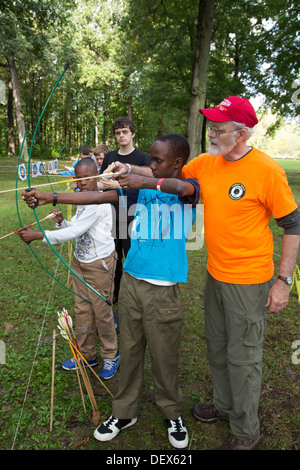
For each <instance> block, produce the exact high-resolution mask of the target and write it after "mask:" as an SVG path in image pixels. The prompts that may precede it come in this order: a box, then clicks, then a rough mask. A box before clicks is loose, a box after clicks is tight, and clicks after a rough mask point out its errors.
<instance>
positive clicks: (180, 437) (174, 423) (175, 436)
mask: <svg viewBox="0 0 300 470" xmlns="http://www.w3.org/2000/svg"><path fill="white" fill-rule="evenodd" d="M165 421H166V423H167V426H168V437H169V441H170V444H171V445H172V446H173V447H175V448H176V449H184V447H186V446H187V445H188V442H189V438H188V432H187V429H186V427H184V425H183V421H182V418H181V416H179V418H177V419H175V420H173V419H166V420H165Z"/></svg>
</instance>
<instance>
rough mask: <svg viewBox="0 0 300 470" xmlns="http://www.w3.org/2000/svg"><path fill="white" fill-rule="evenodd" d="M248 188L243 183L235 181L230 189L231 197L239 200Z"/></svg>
mask: <svg viewBox="0 0 300 470" xmlns="http://www.w3.org/2000/svg"><path fill="white" fill-rule="evenodd" d="M245 193H246V189H245V186H244V185H243V184H242V183H235V184H233V185H232V186H231V188H230V189H229V197H230V198H231V199H234V200H235V201H237V200H238V199H242V197H244V196H245Z"/></svg>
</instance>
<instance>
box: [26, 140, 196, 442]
mask: <svg viewBox="0 0 300 470" xmlns="http://www.w3.org/2000/svg"><path fill="white" fill-rule="evenodd" d="M189 153H190V149H189V144H188V142H187V140H186V139H185V138H184V137H181V136H179V135H177V134H168V135H166V136H163V137H161V138H159V139H158V140H157V141H155V142H154V143H153V144H152V146H151V148H150V156H151V169H152V173H153V178H149V177H143V176H139V175H130V174H129V175H122V176H121V177H120V178H119V183H120V185H121V187H122V188H123V189H124V190H125V191H124V196H127V203H128V206H130V208H129V211H130V210H131V205H132V204H133V203H134V202H137V204H136V205H135V218H134V221H133V225H132V229H131V247H130V250H129V252H128V255H127V257H126V261H125V263H124V276H123V277H122V285H121V289H120V295H119V319H120V378H119V388H118V392H117V394H116V395H115V397H114V399H113V403H112V415H111V416H110V417H109V418H108V419H107V420H106V421H104V422H103V423H102V424H100V426H98V427H97V429H96V430H95V432H94V437H95V438H96V439H97V440H99V441H108V440H111V439H113V438H114V437H115V436H116V435H117V434H118V433H119V432H120V431H121V430H122V429H125V428H127V427H129V426H132V425H133V424H135V423H136V421H137V415H138V413H139V409H140V403H141V397H142V387H143V368H144V354H145V349H146V344H148V348H149V352H150V358H151V366H152V376H153V382H154V395H155V402H156V405H157V407H158V409H159V410H160V411H161V412H162V414H163V416H164V417H165V420H166V424H167V428H168V437H169V442H170V443H171V445H172V446H173V447H175V448H185V447H186V446H187V445H188V432H187V429H186V427H185V426H184V423H183V419H182V412H183V397H182V393H181V390H180V387H179V383H178V362H179V350H180V341H181V332H182V320H183V311H182V303H181V295H180V290H179V286H178V283H179V282H186V281H187V273H188V264H187V255H186V248H185V244H186V240H187V238H188V236H189V233H190V230H191V228H192V224H193V222H194V220H195V212H196V206H197V204H198V201H199V196H200V187H199V183H198V181H197V180H194V179H188V180H182V176H181V169H182V166H183V165H184V164H185V163H186V161H187V159H188V157H189ZM23 197H24V198H25V200H26V202H27V204H28V205H29V206H32V205H33V204H34V203H35V202H36V200H38V202H39V204H41V205H42V204H48V203H52V202H53V199H55V200H57V202H58V203H60V204H63V203H66V204H97V203H104V202H115V201H118V197H119V194H118V191H107V192H103V193H95V194H91V193H88V192H86V193H85V194H80V193H76V194H74V193H73V194H70V193H62V194H58V195H57V194H55V195H53V194H52V193H50V194H49V193H43V192H40V191H35V190H33V191H31V192H29V193H25V194H24V195H23ZM121 200H122V199H120V201H121Z"/></svg>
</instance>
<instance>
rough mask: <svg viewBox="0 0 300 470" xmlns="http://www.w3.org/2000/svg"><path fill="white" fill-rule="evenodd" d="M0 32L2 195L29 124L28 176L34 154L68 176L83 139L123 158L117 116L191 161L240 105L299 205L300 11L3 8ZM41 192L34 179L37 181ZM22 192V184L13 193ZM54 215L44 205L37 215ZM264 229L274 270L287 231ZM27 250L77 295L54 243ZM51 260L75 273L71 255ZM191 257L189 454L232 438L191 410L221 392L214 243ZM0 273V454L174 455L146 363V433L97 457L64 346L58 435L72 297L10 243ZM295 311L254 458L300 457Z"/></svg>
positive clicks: (270, 363) (153, 5) (265, 7)
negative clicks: (178, 145)
mask: <svg viewBox="0 0 300 470" xmlns="http://www.w3.org/2000/svg"><path fill="white" fill-rule="evenodd" d="M0 19H1V26H2V27H1V31H0V39H1V40H0V182H1V190H5V189H11V188H15V186H16V180H17V179H18V178H17V165H18V161H19V154H20V149H21V146H22V143H23V139H24V134H25V126H26V125H27V126H28V131H27V136H26V141H25V145H24V148H23V153H22V162H25V163H27V162H28V158H29V157H30V158H31V161H45V162H47V161H52V160H54V159H56V158H58V164H59V166H60V167H61V166H63V165H64V164H68V163H67V161H68V158H69V157H70V155H74V156H77V155H78V147H79V145H80V144H82V143H84V142H85V141H86V139H87V138H88V137H89V142H88V144H89V145H90V147H93V146H94V145H96V144H98V143H102V142H106V143H108V144H109V145H110V146H111V147H112V148H115V145H116V143H115V141H114V137H113V134H112V130H111V127H112V124H113V122H114V120H115V119H116V118H117V117H119V116H129V117H131V118H132V119H133V121H134V123H135V126H136V139H135V144H136V145H137V146H138V147H139V148H140V149H141V150H144V151H149V147H150V144H151V143H152V142H153V141H154V140H155V139H156V138H157V137H158V136H160V135H163V134H166V133H169V132H176V133H179V134H182V135H184V136H186V137H187V138H188V140H189V142H190V145H191V149H192V152H191V158H193V157H195V156H196V155H197V154H198V153H200V152H201V151H204V150H205V149H206V145H207V137H206V122H205V120H204V119H203V117H202V116H201V115H200V114H199V112H198V110H199V108H200V107H203V106H206V107H208V106H215V105H217V104H218V103H219V102H220V101H221V100H222V99H223V98H225V97H227V96H230V95H240V96H247V97H248V98H249V99H250V100H251V102H252V103H253V104H254V106H255V109H256V110H257V114H258V117H259V121H260V122H259V124H258V125H257V126H256V128H255V133H254V135H253V137H252V138H251V143H252V145H255V146H257V147H259V148H260V149H262V150H264V151H266V152H267V153H268V154H269V155H271V156H272V157H273V158H276V159H277V160H278V161H279V162H280V163H281V164H282V166H283V168H284V169H285V170H286V173H287V177H288V180H289V183H290V185H291V187H292V190H293V192H294V195H295V198H296V201H297V203H298V204H299V203H300V185H299V176H300V159H299V158H300V134H299V114H300V112H299V111H300V106H299V104H300V81H299V60H300V58H299V3H298V2H293V1H283V0H273V1H271V0H266V1H259V0H258V1H251V2H250V1H246V0H239V1H238V0H236V1H234V0H232V1H226V0H216V1H204V0H201V1H198V0H195V1H187V0H182V1H180V2H178V1H172V0H153V1H146V0H140V1H137V0H124V1H121V0H115V1H108V0H103V1H94V0H85V1H83V0H74V1H73V0H67V1H63V2H62V1H57V0H43V1H34V0H32V1H29V0H24V1H22V2H19V1H11V0H3V1H2V2H1V6H0ZM67 61H69V62H70V66H69V68H68V70H67V71H66V73H65V75H64V77H63V79H62V80H61V82H60V83H59V86H58V87H57V89H56V90H55V94H54V95H53V97H52V98H51V100H50V102H49V105H48V106H47V109H46V111H45V113H44V115H43V119H42V120H41V122H40V125H39V127H38V129H37V131H36V134H35V139H34V142H33V135H34V132H35V129H36V125H37V122H38V119H39V116H40V115H41V112H42V109H43V107H44V105H45V103H46V101H47V99H48V97H49V95H50V93H51V91H52V90H53V87H54V85H55V83H56V82H57V79H58V77H59V76H60V74H61V73H62V71H63V70H64V66H65V63H66V62H67ZM104 111H105V115H103V113H104ZM101 117H102V118H101ZM100 118H101V121H100V122H99V124H98V126H96V127H95V125H96V123H97V122H98V121H99V119H100ZM32 143H33V144H34V145H32V148H31V144H32ZM29 173H30V168H29ZM49 178H52V179H51V181H54V179H53V177H49ZM33 181H34V182H33ZM44 182H45V178H42V177H39V178H35V179H34V180H33V179H31V182H30V184H31V185H32V186H33V185H34V184H39V183H44ZM24 184H25V183H21V182H20V180H19V181H18V185H19V186H22V185H24ZM49 190H50V188H49ZM51 190H52V189H51ZM61 190H67V186H66V185H65V186H64V187H63V189H61ZM0 197H1V202H2V204H1V214H0V236H3V235H5V234H6V233H9V232H11V231H13V230H15V229H17V228H19V220H20V219H19V217H20V218H21V220H22V223H23V225H27V224H29V223H32V222H34V221H35V218H34V215H33V213H32V211H31V210H29V209H28V208H27V206H25V204H24V203H23V202H22V201H21V192H20V191H18V192H17V193H15V191H13V192H11V193H5V194H1V195H0ZM16 206H17V207H18V210H19V214H18V212H17V207H16ZM48 210H49V209H48V208H47V207H46V208H45V207H44V208H39V209H38V211H37V213H38V217H39V218H41V217H43V216H45V215H47V213H48ZM270 226H271V229H272V232H273V236H274V244H275V248H274V263H275V270H276V272H277V270H278V263H279V260H280V246H281V239H282V231H281V230H280V229H279V228H278V227H277V226H276V223H275V222H274V221H273V220H272V221H271V223H270ZM43 227H44V228H47V229H49V228H52V227H53V223H51V221H47V222H45V223H44V225H43ZM32 249H33V250H34V253H35V255H36V256H37V257H38V259H39V260H40V261H41V262H42V263H43V265H44V266H45V267H46V268H47V270H49V272H50V273H51V274H52V275H54V274H55V277H57V278H58V279H59V280H60V281H61V282H62V284H67V283H68V281H69V280H68V278H69V276H68V269H67V268H66V267H65V265H64V264H63V263H61V262H58V260H57V257H56V256H55V254H54V253H53V252H52V251H51V249H50V248H49V247H48V245H46V244H42V243H34V244H32ZM58 249H59V253H60V254H61V256H62V258H63V259H64V260H65V261H66V263H69V255H70V247H69V246H68V244H66V245H65V246H61V247H59V248H58ZM188 257H189V265H190V272H189V280H188V283H187V285H183V286H182V295H183V301H184V307H185V322H184V334H183V342H182V348H181V368H180V382H181V386H182V388H183V392H184V395H185V397H186V407H185V419H186V424H187V426H188V430H189V435H190V444H189V450H201V449H214V448H215V447H217V446H218V445H219V444H220V443H221V442H222V441H223V440H224V439H225V437H227V434H228V432H229V430H228V426H227V425H226V423H221V424H213V425H211V426H205V425H203V424H200V423H198V422H195V420H194V419H193V417H192V414H191V408H192V406H193V404H194V403H195V402H206V401H207V400H210V399H211V387H212V384H211V378H210V374H209V370H208V366H207V361H206V350H205V339H204V330H203V288H204V279H205V263H206V250H205V245H204V246H203V248H201V250H197V251H194V250H190V251H188ZM0 263H1V265H0V266H1V269H0V276H1V286H2V289H1V296H0V341H1V342H2V345H3V344H4V345H5V361H2V362H4V363H3V364H2V363H1V364H0V434H1V443H0V449H3V450H9V449H17V450H21V449H24V450H31V449H44V450H45V449H47V450H48V449H51V450H58V449H69V450H70V449H85V450H96V449H102V450H107V449H109V450H123V449H125V450H143V449H145V450H150V449H151V450H171V447H170V445H169V443H168V439H167V436H166V429H165V426H164V423H163V419H162V417H161V416H160V414H159V413H158V411H157V410H156V409H155V404H154V397H153V389H152V384H151V371H150V363H149V358H148V357H147V358H146V367H145V393H144V403H143V408H142V411H141V416H140V417H139V421H138V423H137V425H136V426H134V427H133V428H132V429H130V430H128V432H124V433H121V434H120V436H118V437H117V438H116V439H114V440H113V441H112V442H110V443H107V444H100V443H98V442H96V441H95V440H94V438H93V436H92V433H93V429H94V425H93V422H92V419H91V413H90V409H89V406H88V401H87V408H88V412H87V413H84V411H83V407H82V403H81V399H80V394H79V388H78V383H77V378H76V376H75V375H74V374H73V375H72V374H68V373H65V372H63V371H61V369H60V363H61V362H62V361H63V360H65V359H66V357H69V355H70V350H69V347H68V345H67V344H66V342H64V341H63V339H61V340H60V341H58V342H57V345H56V357H55V395H54V409H53V418H54V421H53V429H52V431H51V432H50V430H49V419H50V399H51V393H50V390H51V377H52V375H51V374H52V342H51V335H52V331H53V328H56V326H57V311H58V310H59V309H62V308H66V309H67V310H68V311H69V312H70V314H72V313H73V312H72V308H73V303H74V299H73V296H72V294H71V293H70V292H68V291H66V290H65V289H64V288H63V287H62V286H61V285H60V284H58V283H55V281H54V280H53V279H52V278H51V277H50V276H49V275H48V274H47V273H46V272H45V271H44V270H43V269H42V267H41V266H40V264H39V262H38V261H37V259H36V258H35V256H33V254H32V252H30V249H29V248H28V247H27V246H26V245H25V244H24V243H23V242H21V240H20V239H19V237H18V236H17V235H13V236H12V237H8V238H6V239H3V240H1V262H0ZM298 264H299V263H298ZM114 308H115V310H117V305H115V306H114ZM299 311H300V308H299V302H298V296H297V292H296V289H295V287H293V290H292V293H291V300H290V303H289V306H288V307H287V308H286V309H285V310H284V311H283V312H281V313H280V314H278V315H272V316H271V317H270V318H269V324H268V329H267V334H266V338H265V355H264V374H263V386H262V395H261V406H260V417H261V422H262V434H263V441H262V444H261V445H260V446H259V449H261V450H283V449H284V450H298V449H299V446H300V443H299V404H300V403H299V361H298V356H299V354H298V355H297V349H296V348H297V346H295V345H296V344H297V341H299V339H300V338H299V321H298V317H299ZM298 349H299V345H298ZM91 382H92V385H93V389H94V392H95V395H96V400H97V403H98V406H99V410H100V415H101V418H105V417H106V416H108V415H109V414H110V408H111V398H110V396H109V395H108V394H107V393H106V392H105V390H104V389H103V388H101V386H99V383H98V382H97V381H96V380H94V377H93V376H92V375H91ZM117 383H118V374H117V375H116V376H115V377H114V378H113V379H112V380H111V381H109V384H108V386H109V387H110V389H111V390H112V392H113V393H114V392H115V391H116V389H117Z"/></svg>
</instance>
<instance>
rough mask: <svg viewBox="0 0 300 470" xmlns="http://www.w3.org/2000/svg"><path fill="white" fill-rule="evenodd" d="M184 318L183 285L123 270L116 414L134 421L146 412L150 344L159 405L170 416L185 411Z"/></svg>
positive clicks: (113, 405) (120, 417) (167, 416)
mask: <svg viewBox="0 0 300 470" xmlns="http://www.w3.org/2000/svg"><path fill="white" fill-rule="evenodd" d="M182 319H183V312H182V303H181V295H180V290H179V286H178V284H176V285H174V286H168V287H164V286H156V285H153V284H150V283H149V282H145V281H142V280H138V279H136V278H134V277H132V276H131V275H129V274H128V273H126V272H125V273H124V274H123V276H122V280H121V289H120V294H119V322H120V345H119V347H120V370H119V380H120V381H119V388H118V392H117V393H116V395H115V398H114V400H113V402H112V414H113V415H114V416H116V417H117V418H119V419H130V418H131V419H132V418H135V417H136V416H137V415H138V414H139V412H140V407H141V399H142V392H143V378H144V356H145V350H146V345H147V346H148V349H149V353H150V359H151V371H152V378H153V385H154V396H155V403H156V405H157V407H158V409H159V410H160V411H161V412H162V414H163V415H164V417H165V418H167V419H174V420H175V419H177V418H178V416H180V415H182V409H183V398H182V394H181V390H180V387H179V384H178V361H179V350H180V343H181V332H182Z"/></svg>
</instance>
